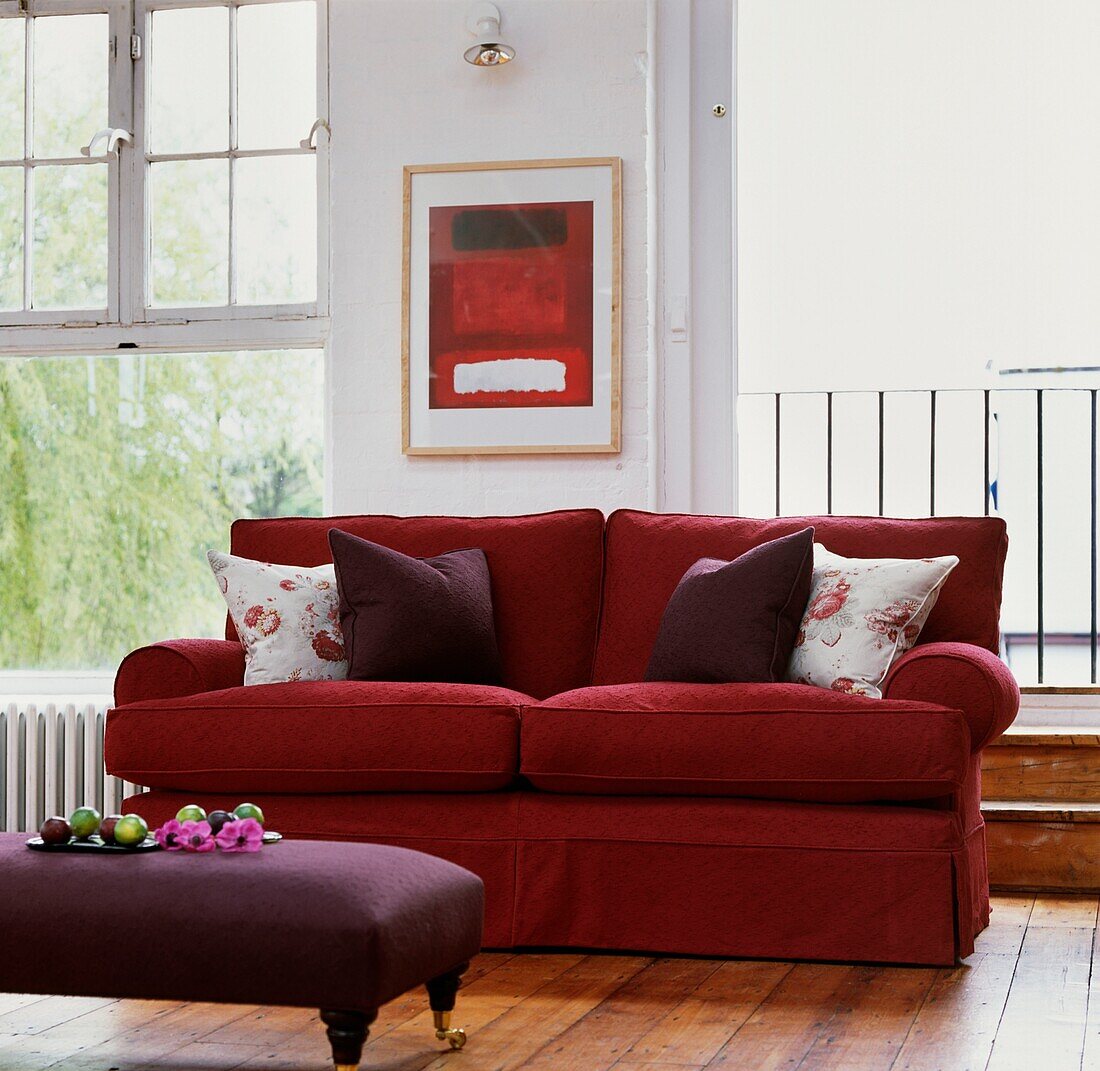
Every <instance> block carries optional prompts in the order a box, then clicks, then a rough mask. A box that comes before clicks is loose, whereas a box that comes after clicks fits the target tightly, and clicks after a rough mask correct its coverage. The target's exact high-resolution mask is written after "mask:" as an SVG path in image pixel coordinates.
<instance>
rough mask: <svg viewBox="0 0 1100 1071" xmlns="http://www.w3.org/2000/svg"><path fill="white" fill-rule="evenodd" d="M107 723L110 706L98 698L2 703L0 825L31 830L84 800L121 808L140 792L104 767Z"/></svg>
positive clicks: (12, 830)
mask: <svg viewBox="0 0 1100 1071" xmlns="http://www.w3.org/2000/svg"><path fill="white" fill-rule="evenodd" d="M106 723H107V708H106V707H105V706H101V705H96V704H94V703H87V704H84V705H82V706H76V705H75V704H73V703H68V704H64V705H58V704H56V703H43V704H41V705H38V704H34V703H28V704H26V705H20V704H17V703H9V704H8V705H7V706H6V707H0V775H2V782H0V829H3V830H4V832H6V833H23V832H32V831H34V830H37V829H38V827H39V826H40V825H41V824H42V823H43V822H44V821H45V820H46V819H47V818H49V817H50V816H51V815H55V814H60V815H69V814H71V813H72V812H73V811H74V810H75V809H76V808H77V807H80V806H83V805H85V804H87V805H89V806H92V807H95V808H97V809H98V810H99V811H100V812H101V813H102V814H113V813H117V812H118V811H119V810H121V807H122V800H123V799H124V797H126V796H129V795H132V794H134V793H135V792H140V791H141V788H140V787H139V786H137V785H131V784H130V783H129V782H128V781H122V780H120V779H119V778H117V777H110V776H108V774H107V772H106V770H105V769H104V767H103V729H104V726H105V725H106Z"/></svg>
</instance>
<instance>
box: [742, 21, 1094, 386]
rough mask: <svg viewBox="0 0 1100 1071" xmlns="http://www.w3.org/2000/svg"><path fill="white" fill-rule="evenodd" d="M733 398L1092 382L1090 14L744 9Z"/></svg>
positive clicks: (1091, 56) (1092, 85)
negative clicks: (1082, 370) (1066, 367)
mask: <svg viewBox="0 0 1100 1071" xmlns="http://www.w3.org/2000/svg"><path fill="white" fill-rule="evenodd" d="M738 45H739V50H738V83H739V99H738V109H739V128H738V134H739V138H738V179H739V189H738V218H739V247H740V300H739V308H738V313H739V319H740V358H741V370H740V374H741V386H742V389H744V390H773V389H780V390H782V389H797V388H802V389H820V388H822V387H824V388H833V389H841V388H844V387H847V388H853V387H854V388H856V389H859V388H861V387H876V388H891V387H902V386H924V387H926V386H940V387H943V386H949V385H973V384H974V383H975V382H981V381H982V380H983V378H984V377H983V375H982V369H983V367H984V364H985V362H986V361H987V360H989V359H994V360H996V361H998V362H1001V363H1003V364H1006V365H1008V366H1013V365H1016V366H1020V365H1023V366H1035V365H1046V366H1049V365H1058V364H1063V363H1085V364H1093V365H1096V364H1100V301H1097V300H1096V295H1097V293H1098V292H1100V256H1098V255H1097V250H1098V249H1100V197H1097V190H1098V189H1100V137H1098V136H1097V131H1098V130H1100V62H1098V60H1100V4H1097V3H1095V2H1094V0H1057V2H1053V0H1040V2H1036V0H828V2H827V3H824V2H809V0H740V2H739V6H738Z"/></svg>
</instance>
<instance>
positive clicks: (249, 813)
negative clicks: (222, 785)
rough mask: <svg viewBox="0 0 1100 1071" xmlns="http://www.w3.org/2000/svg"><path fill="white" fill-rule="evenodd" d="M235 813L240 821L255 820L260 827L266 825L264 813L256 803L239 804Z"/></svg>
mask: <svg viewBox="0 0 1100 1071" xmlns="http://www.w3.org/2000/svg"><path fill="white" fill-rule="evenodd" d="M233 813H234V814H235V815H236V816H237V817H238V818H240V819H245V818H255V819H256V821H257V822H259V823H260V825H263V824H264V812H263V811H261V810H260V808H259V807H257V806H256V804H254V803H238V804H237V806H236V807H234V808H233Z"/></svg>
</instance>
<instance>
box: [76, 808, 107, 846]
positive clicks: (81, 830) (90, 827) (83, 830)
mask: <svg viewBox="0 0 1100 1071" xmlns="http://www.w3.org/2000/svg"><path fill="white" fill-rule="evenodd" d="M102 820H103V816H102V815H101V814H100V813H99V811H97V810H96V809H95V808H94V807H77V809H76V810H75V811H73V813H72V814H71V815H69V825H70V826H71V827H72V831H73V836H74V837H76V839H77V840H87V839H88V838H89V837H90V836H91V835H92V834H93V833H95V832H97V831H98V830H99V823H100V822H101V821H102Z"/></svg>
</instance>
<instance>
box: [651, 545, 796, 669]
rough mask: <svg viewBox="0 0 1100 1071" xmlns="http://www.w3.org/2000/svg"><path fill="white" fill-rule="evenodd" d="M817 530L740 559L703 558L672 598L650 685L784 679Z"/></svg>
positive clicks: (757, 549)
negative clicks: (681, 682) (658, 683)
mask: <svg viewBox="0 0 1100 1071" xmlns="http://www.w3.org/2000/svg"><path fill="white" fill-rule="evenodd" d="M813 571H814V530H813V529H812V528H804V529H803V530H802V531H801V532H795V533H794V534H793V535H788V536H783V537H782V538H781V539H773V540H772V541H771V542H770V543H762V544H761V545H760V546H758V547H753V549H752V550H749V551H746V552H745V553H744V554H742V555H741V557H739V558H734V560H733V561H731V562H727V561H720V560H718V559H717V558H700V559H699V561H697V562H696V563H695V564H694V565H693V566H692V567H691V568H690V569H688V571H687V572H686V573H684V576H683V579H681V581H680V583H679V584H677V585H676V590H675V591H674V592H673V593H672V598H670V599H669V600H668V605H667V606H666V607H665V612H664V616H663V617H662V618H661V626H660V628H659V630H658V632H657V642H656V643H655V644H654V645H653V653H652V655H650V659H649V666H648V668H647V669H646V674H645V679H646V680H647V681H687V682H691V683H696V684H723V683H725V684H732V683H763V684H767V683H772V682H774V681H781V680H783V679H784V678H785V676H786V672H787V663H788V662H789V661H790V657H791V652H792V651H793V650H794V641H795V638H796V636H797V635H798V627H799V624H800V623H801V621H802V615H803V613H804V612H805V610H806V603H807V601H808V600H809V598H810V585H811V581H812V579H813Z"/></svg>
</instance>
